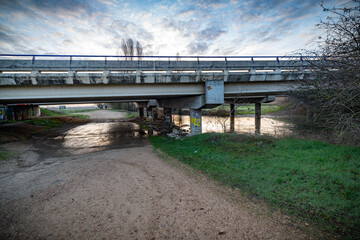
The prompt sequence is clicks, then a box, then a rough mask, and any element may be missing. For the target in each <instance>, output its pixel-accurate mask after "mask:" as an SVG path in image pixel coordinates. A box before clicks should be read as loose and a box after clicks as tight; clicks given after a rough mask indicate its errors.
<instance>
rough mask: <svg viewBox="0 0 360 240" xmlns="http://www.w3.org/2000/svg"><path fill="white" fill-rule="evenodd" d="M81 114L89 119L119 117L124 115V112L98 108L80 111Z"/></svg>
mask: <svg viewBox="0 0 360 240" xmlns="http://www.w3.org/2000/svg"><path fill="white" fill-rule="evenodd" d="M81 114H83V115H88V116H89V119H120V118H124V117H126V113H125V112H114V111H110V110H98V111H94V112H82V113H81Z"/></svg>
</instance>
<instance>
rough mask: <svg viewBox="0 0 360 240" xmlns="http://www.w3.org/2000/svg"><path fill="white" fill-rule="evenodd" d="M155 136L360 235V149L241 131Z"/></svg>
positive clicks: (327, 227) (204, 167) (314, 218)
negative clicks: (178, 136) (175, 137)
mask: <svg viewBox="0 0 360 240" xmlns="http://www.w3.org/2000/svg"><path fill="white" fill-rule="evenodd" d="M150 141H151V142H152V144H153V145H154V147H155V148H158V149H160V150H162V151H163V152H165V153H167V154H168V155H170V156H171V157H174V158H177V159H179V160H180V161H182V162H184V163H186V164H188V165H190V166H191V167H192V168H194V169H195V170H196V171H201V172H202V173H204V174H207V175H208V176H209V177H212V178H214V179H216V180H217V181H220V182H221V183H223V184H226V185H228V186H230V187H233V188H237V189H240V190H241V191H244V192H246V193H248V194H249V195H250V196H256V197H259V198H261V199H264V200H266V202H268V203H269V204H270V205H273V206H277V207H280V209H282V210H284V211H286V212H287V213H290V214H292V215H294V216H297V217H301V218H302V219H304V220H305V221H307V222H311V223H313V224H316V225H317V226H318V227H319V228H320V229H322V230H324V231H327V232H331V233H332V234H335V235H338V236H341V237H343V238H348V239H356V238H358V239H359V238H360V231H359V229H360V228H359V226H360V180H359V178H360V148H355V147H348V146H339V145H337V146H336V145H331V144H327V143H322V142H319V141H309V140H297V139H273V138H269V137H255V136H245V135H236V134H202V135H197V136H193V137H188V138H183V139H180V140H176V139H169V138H164V137H160V136H153V137H150Z"/></svg>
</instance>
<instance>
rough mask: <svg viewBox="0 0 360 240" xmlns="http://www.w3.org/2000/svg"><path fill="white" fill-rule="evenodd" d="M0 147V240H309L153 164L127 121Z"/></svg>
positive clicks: (181, 171)
mask: <svg viewBox="0 0 360 240" xmlns="http://www.w3.org/2000/svg"><path fill="white" fill-rule="evenodd" d="M99 112H100V111H98V112H97V113H99ZM101 112H106V113H108V112H109V113H111V114H112V113H113V112H110V111H101ZM3 147H4V148H6V149H8V150H10V151H12V152H14V153H15V152H17V156H16V157H14V158H13V159H10V160H7V161H3V162H0V185H1V189H0V239H311V237H310V235H308V234H307V233H305V232H304V231H303V230H299V229H304V228H306V226H305V225H298V224H294V223H292V222H291V220H290V218H289V217H287V216H286V215H283V214H281V213H278V212H271V211H269V209H267V208H266V207H264V206H262V204H259V203H256V204H255V203H253V202H252V201H249V200H247V199H246V198H245V197H243V196H241V195H240V194H239V193H238V192H236V191H233V190H231V189H228V188H226V187H219V186H217V185H216V184H214V183H213V182H211V181H209V180H208V179H207V178H206V177H205V176H202V174H200V173H197V172H196V171H194V170H189V169H188V168H187V167H185V166H183V165H182V164H180V163H176V161H173V160H169V161H164V160H162V159H160V158H159V157H158V156H157V155H156V154H155V153H154V152H153V148H152V146H151V145H149V143H148V142H147V140H146V137H145V136H143V135H142V133H141V131H140V130H139V129H138V128H136V126H134V125H133V124H131V123H122V122H116V123H87V124H77V125H70V126H66V127H63V128H59V129H54V130H51V131H49V132H46V133H41V134H40V135H38V136H36V137H33V138H32V139H30V140H26V141H19V142H14V143H8V144H5V145H3ZM299 227H300V228H299Z"/></svg>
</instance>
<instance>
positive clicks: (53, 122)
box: [23, 108, 93, 130]
mask: <svg viewBox="0 0 360 240" xmlns="http://www.w3.org/2000/svg"><path fill="white" fill-rule="evenodd" d="M89 111H93V110H62V111H61V112H57V111H51V110H49V109H45V108H40V112H41V115H42V116H48V117H61V116H70V117H76V118H80V119H86V118H89V116H87V115H83V114H75V112H76V113H77V112H89ZM23 122H24V123H27V124H32V125H39V126H43V127H45V130H48V129H50V128H54V127H60V126H62V122H61V121H60V120H59V119H56V118H54V119H52V118H33V119H30V120H24V121H23Z"/></svg>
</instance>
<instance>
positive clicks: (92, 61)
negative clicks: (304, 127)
mask: <svg viewBox="0 0 360 240" xmlns="http://www.w3.org/2000/svg"><path fill="white" fill-rule="evenodd" d="M131 58H132V59H131ZM309 59H310V60H311V61H319V60H321V58H320V57H318V56H141V57H137V56H118V55H32V54H0V73H1V72H2V73H4V72H7V71H11V72H19V71H20V72H21V71H39V72H46V71H65V72H67V71H93V72H96V71H114V72H116V71H120V72H126V73H131V72H137V73H141V72H144V73H145V72H146V71H153V72H155V71H164V72H167V73H170V72H171V71H173V72H172V73H176V72H178V73H181V72H182V73H184V71H194V72H198V71H201V72H203V73H205V72H206V71H221V72H225V71H232V72H236V71H238V72H244V71H245V72H252V73H255V72H259V71H265V70H267V71H277V72H279V71H280V72H281V71H294V70H297V71H306V69H307V68H310V67H311V64H309V61H308V60H309ZM169 71H170V72H169ZM159 73H160V72H159Z"/></svg>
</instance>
